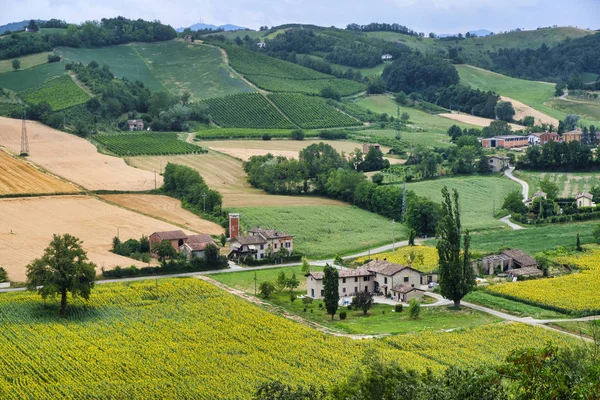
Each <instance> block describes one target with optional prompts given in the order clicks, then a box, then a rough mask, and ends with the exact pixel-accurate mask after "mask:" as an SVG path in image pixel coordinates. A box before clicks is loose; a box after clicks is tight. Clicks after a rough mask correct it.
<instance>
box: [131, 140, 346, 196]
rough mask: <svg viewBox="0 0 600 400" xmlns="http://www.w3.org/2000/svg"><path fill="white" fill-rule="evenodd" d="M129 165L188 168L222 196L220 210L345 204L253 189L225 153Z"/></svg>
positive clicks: (138, 160)
mask: <svg viewBox="0 0 600 400" xmlns="http://www.w3.org/2000/svg"><path fill="white" fill-rule="evenodd" d="M126 161H127V163H128V164H129V165H133V166H135V167H138V168H142V169H145V170H147V171H155V170H156V171H157V172H158V171H161V172H162V171H164V168H165V166H166V165H167V163H169V162H170V163H174V164H180V165H187V166H189V167H191V168H194V169H195V170H196V171H198V172H199V173H200V175H202V177H203V178H204V180H205V181H206V183H207V184H208V186H210V187H211V188H212V189H216V190H218V191H219V192H220V193H221V195H222V196H223V207H259V206H281V205H283V204H285V205H286V206H290V207H291V206H319V205H320V206H324V205H346V204H344V203H342V202H339V201H336V200H331V199H325V198H321V197H314V196H275V195H268V194H266V193H265V192H263V191H262V190H259V189H255V188H253V187H252V186H250V184H249V183H248V182H247V181H246V173H245V172H244V170H243V169H242V163H241V161H239V160H236V159H234V158H231V157H229V156H226V155H224V154H218V153H213V152H211V153H209V154H188V155H180V156H153V157H130V158H127V159H126Z"/></svg>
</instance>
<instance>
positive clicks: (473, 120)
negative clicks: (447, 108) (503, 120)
mask: <svg viewBox="0 0 600 400" xmlns="http://www.w3.org/2000/svg"><path fill="white" fill-rule="evenodd" d="M438 115H440V116H442V117H446V118H449V119H453V120H455V121H458V122H463V123H465V124H471V125H476V126H482V127H486V126H489V125H490V122H492V121H493V119H489V118H482V117H475V116H473V115H469V114H455V113H443V114H438ZM509 125H510V126H511V127H512V129H513V130H514V131H521V130H523V129H525V127H524V126H521V125H517V124H509Z"/></svg>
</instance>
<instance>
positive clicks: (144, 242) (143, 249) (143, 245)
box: [140, 235, 150, 253]
mask: <svg viewBox="0 0 600 400" xmlns="http://www.w3.org/2000/svg"><path fill="white" fill-rule="evenodd" d="M140 253H150V239H148V236H146V235H142V237H141V238H140Z"/></svg>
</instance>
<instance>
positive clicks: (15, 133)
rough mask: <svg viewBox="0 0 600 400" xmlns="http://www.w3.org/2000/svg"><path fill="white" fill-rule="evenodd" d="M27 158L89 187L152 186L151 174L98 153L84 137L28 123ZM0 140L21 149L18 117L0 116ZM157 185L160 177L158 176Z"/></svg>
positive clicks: (103, 188) (123, 187)
mask: <svg viewBox="0 0 600 400" xmlns="http://www.w3.org/2000/svg"><path fill="white" fill-rule="evenodd" d="M27 132H28V137H29V150H30V151H29V154H30V156H29V157H28V159H29V160H31V161H32V162H34V163H36V164H38V165H39V166H41V167H42V168H44V169H46V170H48V171H50V172H52V173H53V174H56V175H58V176H60V177H62V178H64V179H67V180H69V181H72V182H74V183H77V184H79V185H81V186H83V187H84V188H86V189H89V190H149V189H154V174H153V173H152V172H149V171H143V170H139V169H136V168H132V167H130V166H128V165H127V164H125V162H124V161H123V160H122V159H120V158H118V157H111V156H107V155H104V154H100V153H98V151H97V150H96V147H95V146H94V145H93V144H91V143H90V142H88V141H87V140H85V139H82V138H80V137H77V136H75V135H70V134H68V133H65V132H61V131H57V130H55V129H52V128H49V127H47V126H45V125H42V124H39V123H37V122H34V121H28V122H27ZM0 143H2V144H3V145H4V146H6V147H8V148H9V149H11V150H12V151H14V152H19V151H20V150H21V120H18V119H9V118H1V117H0ZM157 185H158V186H160V185H162V177H160V176H157Z"/></svg>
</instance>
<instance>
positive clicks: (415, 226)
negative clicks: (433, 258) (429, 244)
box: [405, 197, 441, 236]
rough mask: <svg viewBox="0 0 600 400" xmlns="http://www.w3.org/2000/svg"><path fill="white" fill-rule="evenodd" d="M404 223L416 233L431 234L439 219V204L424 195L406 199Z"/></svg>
mask: <svg viewBox="0 0 600 400" xmlns="http://www.w3.org/2000/svg"><path fill="white" fill-rule="evenodd" d="M407 203H408V204H407V207H406V216H405V218H406V225H407V226H408V227H409V228H410V229H412V230H414V231H415V232H416V233H417V235H419V236H422V235H426V236H433V235H435V231H436V229H437V225H438V223H439V220H440V215H441V208H440V205H439V204H438V203H436V202H434V201H433V200H430V199H428V198H426V197H416V198H415V199H410V200H409V201H407Z"/></svg>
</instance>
